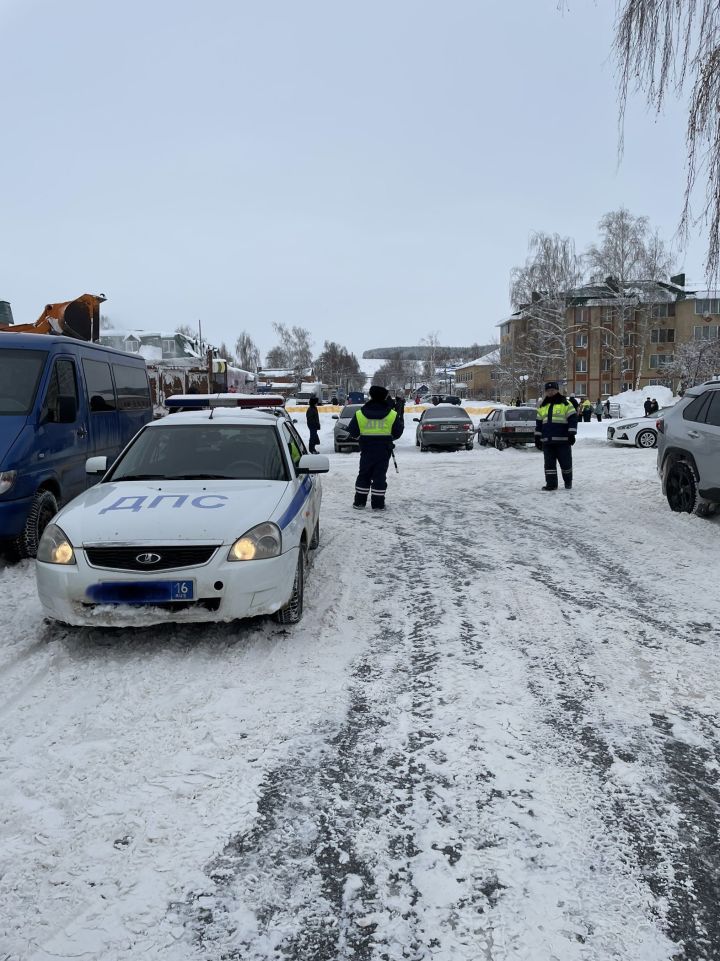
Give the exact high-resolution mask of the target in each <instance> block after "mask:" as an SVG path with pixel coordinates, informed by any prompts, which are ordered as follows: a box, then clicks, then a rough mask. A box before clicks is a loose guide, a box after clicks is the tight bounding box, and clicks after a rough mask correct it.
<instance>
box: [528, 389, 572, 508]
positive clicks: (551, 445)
mask: <svg viewBox="0 0 720 961" xmlns="http://www.w3.org/2000/svg"><path fill="white" fill-rule="evenodd" d="M577 422H578V419H577V413H576V411H575V408H574V407H573V405H572V404H571V403H570V401H569V400H568V399H567V397H563V395H562V394H561V393H560V385H559V383H558V382H557V381H556V380H549V381H548V382H547V383H546V384H545V397H544V398H543V401H542V403H541V404H540V406H539V407H538V409H537V420H536V421H535V446H536V447H537V449H538V450H541V451H542V452H543V455H544V458H545V486H544V487H543V488H542V489H543V490H544V491H555V490H557V488H558V475H557V465H558V464H559V465H560V470H561V471H562V477H563V481H564V483H565V487H566V488H568V490H569V489H570V488H571V487H572V445H573V444H574V443H575V435H576V434H577Z"/></svg>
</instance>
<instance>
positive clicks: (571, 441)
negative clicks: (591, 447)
mask: <svg viewBox="0 0 720 961" xmlns="http://www.w3.org/2000/svg"><path fill="white" fill-rule="evenodd" d="M568 440H569V441H570V446H571V447H572V445H573V444H574V443H575V434H570V437H569V438H568Z"/></svg>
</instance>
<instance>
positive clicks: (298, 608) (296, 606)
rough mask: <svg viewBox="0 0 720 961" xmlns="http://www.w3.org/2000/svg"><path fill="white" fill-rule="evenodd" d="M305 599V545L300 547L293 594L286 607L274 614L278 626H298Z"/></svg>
mask: <svg viewBox="0 0 720 961" xmlns="http://www.w3.org/2000/svg"><path fill="white" fill-rule="evenodd" d="M304 598H305V545H304V544H301V545H300V550H299V551H298V562H297V567H296V568H295V578H294V580H293V589H292V594H291V595H290V600H289V601H288V602H287V604H286V605H285V607H281V608H280V610H279V611H276V612H275V614H274V617H275V620H276V621H277V622H278V624H297V623H299V621H300V620H301V618H302V615H303V601H304Z"/></svg>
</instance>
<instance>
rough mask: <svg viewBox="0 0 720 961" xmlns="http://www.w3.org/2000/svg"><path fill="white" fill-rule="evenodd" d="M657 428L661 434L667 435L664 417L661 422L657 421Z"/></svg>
mask: <svg viewBox="0 0 720 961" xmlns="http://www.w3.org/2000/svg"><path fill="white" fill-rule="evenodd" d="M655 426H656V427H657V429H658V430H659V431H660V433H661V434H664V433H665V422H664V421H663V418H662V417H661V418H660V419H659V420H656V421H655Z"/></svg>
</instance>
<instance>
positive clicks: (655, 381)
mask: <svg viewBox="0 0 720 961" xmlns="http://www.w3.org/2000/svg"><path fill="white" fill-rule="evenodd" d="M648 387H662V381H661V380H660V378H659V377H651V378H650V380H649V381H648Z"/></svg>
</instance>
